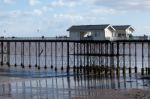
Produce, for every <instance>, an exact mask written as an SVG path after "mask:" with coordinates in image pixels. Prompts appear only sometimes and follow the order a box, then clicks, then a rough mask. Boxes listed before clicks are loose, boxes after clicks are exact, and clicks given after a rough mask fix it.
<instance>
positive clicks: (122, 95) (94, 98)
mask: <svg viewBox="0 0 150 99" xmlns="http://www.w3.org/2000/svg"><path fill="white" fill-rule="evenodd" d="M90 91H91V92H92V93H93V94H92V95H89V96H79V97H78V96H76V97H73V98H72V99H150V90H144V89H103V90H101V89H100V90H90Z"/></svg>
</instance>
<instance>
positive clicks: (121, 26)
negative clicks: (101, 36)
mask: <svg viewBox="0 0 150 99" xmlns="http://www.w3.org/2000/svg"><path fill="white" fill-rule="evenodd" d="M113 27H114V28H115V29H116V30H126V29H128V28H130V27H131V25H113ZM131 28H132V29H133V30H134V28H133V27H131Z"/></svg>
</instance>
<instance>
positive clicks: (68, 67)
mask: <svg viewBox="0 0 150 99" xmlns="http://www.w3.org/2000/svg"><path fill="white" fill-rule="evenodd" d="M69 65H70V64H69V42H67V73H69V69H70V66H69Z"/></svg>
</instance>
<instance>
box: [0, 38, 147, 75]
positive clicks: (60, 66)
mask: <svg viewBox="0 0 150 99" xmlns="http://www.w3.org/2000/svg"><path fill="white" fill-rule="evenodd" d="M0 64H1V66H0V68H5V67H6V66H7V67H8V68H11V67H14V68H18V67H21V68H22V69H25V68H29V69H32V68H35V69H37V70H41V69H45V70H47V69H52V70H54V71H56V72H57V71H58V70H61V71H65V70H66V72H67V73H69V72H70V71H74V72H75V73H79V74H82V73H87V74H91V73H96V74H102V73H105V74H108V73H109V74H111V75H112V74H113V73H117V74H119V73H120V72H121V73H123V74H126V72H127V71H128V73H129V74H132V73H138V72H139V71H140V73H141V74H142V75H147V74H150V41H149V40H117V41H107V40H104V41H91V40H83V41H82V40H81V41H74V40H48V39H44V38H43V39H15V38H13V39H0Z"/></svg>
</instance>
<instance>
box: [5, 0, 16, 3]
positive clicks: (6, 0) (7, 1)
mask: <svg viewBox="0 0 150 99" xmlns="http://www.w3.org/2000/svg"><path fill="white" fill-rule="evenodd" d="M3 2H4V3H5V4H13V3H15V2H16V0H3Z"/></svg>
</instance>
